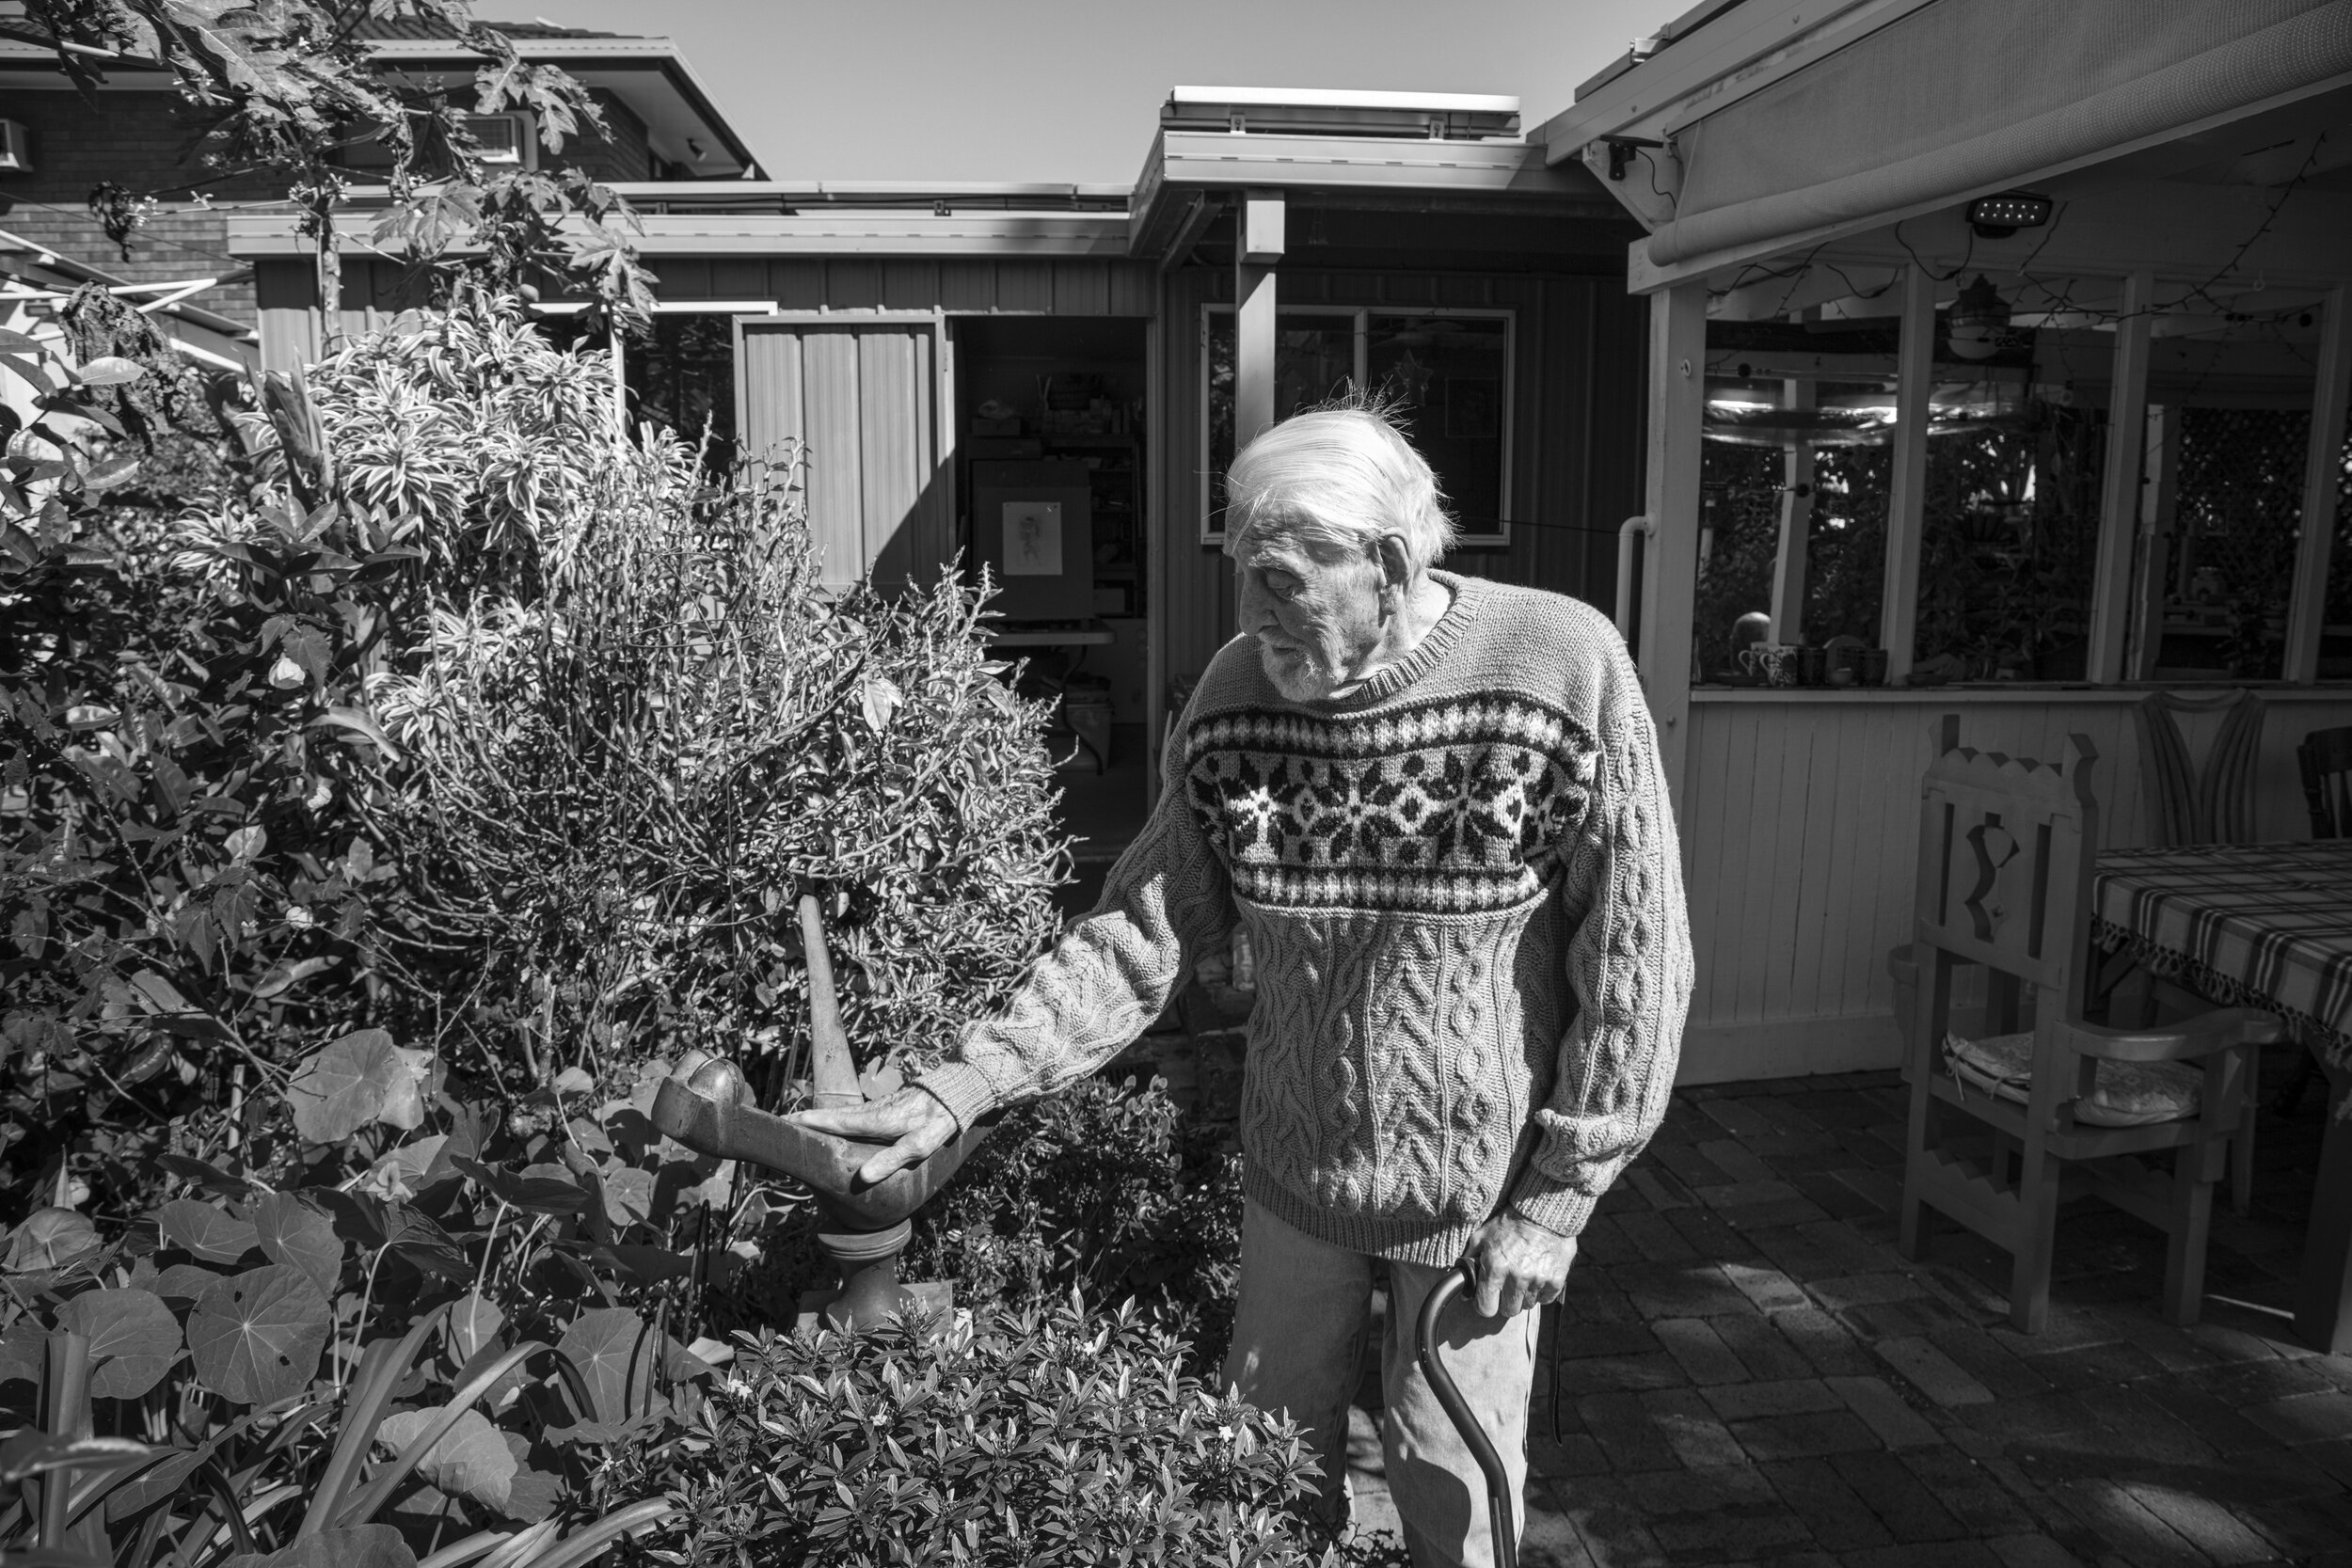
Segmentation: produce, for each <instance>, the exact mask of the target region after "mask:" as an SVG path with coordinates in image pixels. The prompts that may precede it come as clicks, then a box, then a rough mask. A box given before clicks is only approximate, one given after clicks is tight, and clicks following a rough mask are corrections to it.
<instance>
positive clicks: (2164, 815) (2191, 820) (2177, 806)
mask: <svg viewBox="0 0 2352 1568" xmlns="http://www.w3.org/2000/svg"><path fill="white" fill-rule="evenodd" d="M2264 706H2265V705H2264V703H2263V700H2262V698H2261V696H2260V695H2258V694H2257V693H2255V692H2251V691H2243V690H2240V691H2220V692H2216V693H2214V694H2212V695H2210V696H2204V697H2189V696H2184V695H2182V694H2181V693H2179V692H2173V691H2152V692H2150V693H2149V694H2148V695H2147V696H2146V697H2144V698H2142V699H2141V700H2140V703H2139V705H2138V706H2137V707H2136V708H2134V709H2133V710H2132V718H2133V721H2134V722H2135V724H2136V725H2137V728H2138V731H2139V763H2140V787H2141V788H2142V789H2143V790H2145V791H2146V792H2147V797H2148V830H2149V835H2148V842H2149V843H2150V844H2152V845H2162V846H2165V847H2185V846H2187V845H2192V844H2251V843H2253V842H2254V776H2255V768H2254V764H2255V759H2256V758H2257V757H2258V756H2259V754H2260V753H2261V751H2262V736H2263V713H2264ZM2217 708H2227V709H2228V710H2229V711H2228V712H2227V713H2226V714H2224V715H2223V717H2222V720H2221V732H2220V733H2219V734H2218V735H2217V736H2214V739H2213V745H2212V747H2211V748H2209V749H2208V750H2207V751H2206V752H2205V761H2204V765H2203V766H2202V767H2201V768H2194V769H2192V768H2190V766H2189V760H2188V742H2187V741H2186V740H2185V738H2183V736H2182V735H2181V726H2180V722H2179V721H2178V720H2177V719H2175V718H2174V715H2176V714H2181V713H2211V712H2213V711H2214V710H2215V709H2217Z"/></svg>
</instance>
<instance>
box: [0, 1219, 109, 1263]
mask: <svg viewBox="0 0 2352 1568" xmlns="http://www.w3.org/2000/svg"><path fill="white" fill-rule="evenodd" d="M97 1250H98V1227H96V1226H94V1225H92V1224H91V1223H90V1222H89V1216H88V1215H87V1214H83V1213H80V1212H76V1211H74V1210H72V1209H36V1210H34V1211H33V1212H32V1213H31V1214H30V1215H28V1216H27V1217H26V1218H25V1221H24V1224H23V1225H20V1226H18V1227H16V1230H15V1232H14V1233H13V1234H11V1235H10V1236H9V1237H8V1272H9V1273H10V1274H31V1273H34V1272H35V1271H37V1270H43V1269H62V1268H67V1267H69V1266H71V1265H72V1264H74V1263H78V1262H80V1261H82V1260H83V1259H87V1258H88V1257H90V1256H91V1255H92V1254H93V1253H95V1252H97Z"/></svg>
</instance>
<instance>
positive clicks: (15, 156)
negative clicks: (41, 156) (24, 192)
mask: <svg viewBox="0 0 2352 1568" xmlns="http://www.w3.org/2000/svg"><path fill="white" fill-rule="evenodd" d="M32 172H33V133H32V132H31V131H30V130H28V129H26V128H25V126H24V123H23V122H22V121H21V120H14V119H0V174H30V173H32Z"/></svg>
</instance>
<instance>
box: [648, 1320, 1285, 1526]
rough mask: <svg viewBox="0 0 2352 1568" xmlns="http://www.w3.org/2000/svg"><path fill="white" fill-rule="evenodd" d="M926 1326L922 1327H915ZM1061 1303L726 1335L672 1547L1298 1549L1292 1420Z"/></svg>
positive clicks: (1114, 1325) (682, 1462) (681, 1471)
mask: <svg viewBox="0 0 2352 1568" xmlns="http://www.w3.org/2000/svg"><path fill="white" fill-rule="evenodd" d="M934 1328H938V1329H939V1331H938V1332H936V1334H934V1332H933V1330H934ZM1174 1360H1175V1352H1174V1347H1173V1346H1172V1345H1171V1344H1170V1343H1169V1342H1168V1340H1167V1339H1166V1338H1164V1337H1162V1336H1160V1335H1159V1334H1157V1333H1155V1332H1154V1331H1152V1329H1150V1328H1149V1327H1148V1326H1146V1325H1145V1324H1144V1323H1143V1322H1142V1321H1141V1320H1140V1319H1139V1318H1138V1317H1137V1316H1136V1315H1135V1314H1134V1313H1132V1312H1119V1313H1115V1314H1109V1315H1104V1314H1102V1313H1099V1312H1092V1311H1089V1310H1087V1309H1086V1308H1085V1307H1083V1306H1082V1305H1081V1304H1080V1303H1079V1302H1078V1301H1077V1300H1076V1299H1075V1298H1072V1299H1069V1300H1065V1301H1062V1302H1059V1303H1057V1304H1054V1305H1052V1306H1041V1307H1026V1308H1018V1309H998V1308H985V1307H984V1308H981V1309H980V1310H978V1311H977V1312H975V1313H974V1314H973V1315H972V1319H971V1322H970V1323H968V1324H958V1325H948V1326H945V1327H939V1325H932V1324H929V1323H916V1324H914V1325H912V1326H893V1327H890V1328H886V1329H883V1330H881V1331H879V1332H876V1333H873V1334H869V1335H861V1336H857V1337H855V1338H850V1337H846V1336H842V1335H836V1334H831V1333H822V1334H804V1335H796V1336H793V1337H791V1338H777V1337H774V1336H767V1337H762V1338H751V1337H748V1336H747V1337H745V1338H744V1340H743V1346H742V1350H741V1352H740V1353H739V1356H738V1360H737V1364H736V1367H735V1369H734V1370H733V1371H732V1372H731V1373H730V1375H729V1376H728V1377H727V1379H726V1381H725V1383H724V1385H723V1386H721V1387H720V1388H718V1389H717V1390H715V1391H714V1392H713V1394H712V1396H711V1398H710V1400H709V1401H708V1402H707V1404H705V1406H704V1407H703V1409H702V1412H701V1413H700V1415H699V1416H698V1417H697V1418H696V1421H695V1424H694V1429H693V1431H692V1433H691V1435H690V1436H689V1437H687V1438H686V1439H685V1440H684V1441H682V1442H681V1443H680V1444H679V1445H678V1449H677V1450H676V1454H677V1456H676V1458H675V1470H674V1471H673V1472H672V1475H671V1478H670V1485H671V1487H672V1489H673V1490H672V1495H673V1496H674V1497H675V1498H676V1500H677V1502H678V1504H679V1506H680V1509H681V1511H682V1513H683V1514H684V1516H685V1517H686V1519H687V1521H688V1523H687V1531H686V1540H685V1544H684V1545H683V1547H682V1548H680V1549H677V1550H675V1551H671V1550H661V1551H654V1552H650V1553H648V1555H649V1556H651V1557H653V1558H655V1559H656V1560H660V1561H664V1562H675V1563H694V1564H703V1563H712V1564H716V1563H728V1564H734V1563H739V1562H746V1561H750V1562H776V1563H799V1562H824V1563H828V1564H839V1565H845V1568H846V1565H858V1564H882V1563H894V1564H896V1563H931V1562H958V1563H973V1564H1004V1565H1006V1568H1014V1565H1018V1568H1038V1565H1044V1564H1076V1563H1089V1564H1093V1563H1102V1564H1108V1563H1164V1562H1181V1563H1202V1564H1207V1563H1218V1564H1231V1565H1234V1568H1239V1565H1241V1564H1262V1565H1264V1568H1275V1565H1278V1564H1280V1565H1290V1564H1304V1563H1306V1562H1309V1561H1311V1560H1315V1559H1314V1556H1313V1554H1312V1553H1311V1550H1310V1548H1309V1546H1308V1545H1307V1544H1305V1542H1304V1541H1303V1539H1302V1537H1301V1535H1300V1533H1299V1529H1300V1527H1299V1526H1298V1525H1297V1524H1296V1523H1295V1521H1294V1520H1293V1519H1292V1518H1291V1517H1290V1516H1289V1515H1288V1514H1287V1513H1285V1512H1284V1511H1285V1509H1286V1508H1287V1506H1288V1505H1289V1504H1290V1503H1292V1502H1293V1501H1294V1500H1295V1499H1296V1498H1298V1497H1303V1496H1304V1495H1305V1494H1306V1493H1307V1492H1309V1491H1310V1490H1311V1488H1312V1485H1313V1482H1312V1480H1311V1477H1312V1476H1313V1474H1314V1467H1313V1462H1312V1460H1311V1459H1310V1458H1308V1457H1307V1455H1306V1454H1305V1452H1304V1450H1303V1449H1302V1448H1301V1445H1300V1442H1299V1439H1298V1435H1297V1433H1296V1431H1295V1429H1294V1428H1293V1427H1291V1426H1290V1425H1289V1424H1288V1423H1286V1422H1282V1421H1279V1420H1277V1419H1275V1418H1271V1417H1268V1416H1265V1415H1263V1414H1262V1413H1260V1412H1258V1411H1255V1410H1253V1409H1251V1408H1250V1407H1248V1405H1245V1404H1242V1403H1240V1402H1235V1401H1230V1400H1220V1399H1217V1398H1216V1397H1214V1396H1212V1395H1211V1394H1209V1393H1208V1392H1207V1391H1206V1390H1204V1389H1203V1388H1202V1387H1201V1386H1200V1385H1199V1384H1198V1383H1197V1382H1195V1381H1194V1380H1192V1379H1191V1378H1188V1377H1184V1376H1181V1375H1179V1374H1178V1373H1177V1372H1176V1370H1175V1369H1174Z"/></svg>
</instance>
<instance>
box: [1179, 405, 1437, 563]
mask: <svg viewBox="0 0 2352 1568" xmlns="http://www.w3.org/2000/svg"><path fill="white" fill-rule="evenodd" d="M1225 484H1226V494H1227V502H1226V529H1225V553H1226V554H1228V555H1238V554H1239V553H1240V552H1241V550H1242V549H1244V548H1245V547H1246V546H1248V544H1249V542H1250V541H1251V540H1252V539H1253V538H1263V537H1266V536H1284V537H1290V538H1296V539H1307V540H1312V541H1318V542H1321V543H1324V544H1327V545H1333V546H1339V547H1341V548H1343V549H1350V550H1361V551H1363V552H1365V553H1366V554H1370V553H1372V550H1373V547H1374V546H1375V543H1376V542H1377V541H1378V540H1379V539H1380V538H1381V537H1382V536H1383V535H1385V534H1391V533H1393V534H1396V535H1398V536H1399V537H1401V538H1402V539H1403V540H1404V541H1405V555H1406V561H1407V562H1409V563H1410V565H1411V567H1412V569H1413V570H1414V571H1415V572H1421V571H1424V570H1426V569H1427V568H1429V567H1431V566H1434V565H1436V564H1437V562H1438V557H1440V556H1442V555H1444V554H1445V552H1446V550H1447V549H1448V548H1449V547H1450V546H1452V545H1453V543H1454V519H1453V518H1451V517H1449V516H1448V515H1446V510H1445V497H1444V495H1443V494H1442V493H1441V492H1440V491H1439V490H1438V476H1437V475H1436V474H1434V473H1432V472H1431V471H1430V468H1429V462H1428V460H1427V459H1426V458H1424V457H1422V454H1421V453H1420V452H1418V451H1414V450H1413V444H1412V443H1411V442H1410V441H1407V440H1406V438H1405V434H1404V432H1403V431H1401V430H1399V429H1398V428H1397V426H1396V421H1395V420H1394V419H1392V418H1391V416H1390V414H1389V413H1388V411H1387V410H1386V409H1384V408H1381V407H1378V406H1377V405H1373V406H1364V405H1360V404H1359V405H1356V406H1347V407H1338V408H1316V409H1311V410H1309V411H1308V412H1306V413H1304V414H1294V415H1292V416H1291V417H1290V418H1289V419H1287V420H1283V421H1282V422H1281V423H1279V424H1278V425H1276V426H1274V427H1273V428H1272V429H1270V430H1268V431H1266V432H1265V433H1263V435H1261V436H1259V437H1258V438H1257V439H1256V440H1254V441H1252V442H1250V443H1249V445H1248V446H1247V447H1245V448H1243V449H1242V451H1241V455H1240V456H1238V457H1236V458H1234V459H1233V466H1232V467H1231V468H1229V469H1227V470H1226V476H1225Z"/></svg>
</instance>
